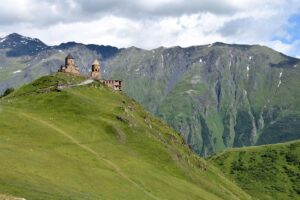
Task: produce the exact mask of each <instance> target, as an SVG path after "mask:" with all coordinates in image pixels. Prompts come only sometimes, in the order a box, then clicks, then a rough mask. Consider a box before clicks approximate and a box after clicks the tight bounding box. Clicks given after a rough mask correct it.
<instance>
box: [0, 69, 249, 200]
mask: <svg viewBox="0 0 300 200" xmlns="http://www.w3.org/2000/svg"><path fill="white" fill-rule="evenodd" d="M83 81H85V79H84V78H83V77H81V76H70V75H67V74H63V73H56V74H53V75H50V76H45V77H41V78H39V79H37V80H35V81H33V82H32V83H30V84H28V85H24V86H22V87H21V88H20V89H18V90H16V91H14V92H13V93H11V94H9V95H8V96H6V97H4V98H1V99H0V113H1V114H0V131H1V135H0V159H1V165H0V194H7V195H12V196H18V197H22V198H25V199H28V200H29V199H30V200H31V199H33V200H34V199H48V200H51V199H80V200H82V199H180V200H181V199H209V200H214V199H218V200H219V199H251V197H250V196H249V195H247V194H246V193H244V192H243V191H242V190H241V189H240V188H239V187H237V186H236V185H235V184H233V183H232V182H231V181H229V180H227V179H226V178H225V177H224V176H223V175H222V173H221V172H220V171H219V170H218V169H217V168H215V167H214V166H213V165H212V164H209V163H207V162H206V161H205V160H203V159H202V158H200V157H198V156H197V155H195V154H194V153H193V152H192V151H191V150H190V149H189V148H188V147H187V145H185V142H184V140H183V139H182V138H181V137H180V136H179V135H178V134H177V133H176V132H175V131H174V130H173V129H172V128H169V127H168V126H167V125H166V124H164V123H163V122H162V121H160V120H159V119H156V118H154V117H152V115H151V114H150V113H148V112H146V111H144V109H143V108H142V107H141V106H140V105H139V104H138V103H136V102H135V101H133V100H132V99H131V98H129V97H127V96H126V95H124V94H123V93H121V92H115V91H113V90H111V89H109V88H108V87H106V86H105V85H103V84H101V83H100V82H93V83H90V84H87V85H81V84H80V83H82V82H83ZM58 85H72V86H74V85H75V86H74V87H70V88H67V87H65V89H62V90H61V89H59V88H58V87H57V86H58ZM76 85H77V86H76Z"/></svg>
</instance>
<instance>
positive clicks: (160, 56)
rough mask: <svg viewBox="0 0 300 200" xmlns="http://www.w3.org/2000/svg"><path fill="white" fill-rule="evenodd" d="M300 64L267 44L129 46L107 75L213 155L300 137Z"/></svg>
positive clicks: (198, 149)
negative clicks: (172, 46) (231, 148)
mask: <svg viewBox="0 0 300 200" xmlns="http://www.w3.org/2000/svg"><path fill="white" fill-rule="evenodd" d="M299 70H300V62H299V60H298V59H295V58H291V57H288V56H285V55H283V54H280V53H278V52H276V51H273V50H272V49H269V48H267V47H263V46H257V45H256V46H248V45H227V44H222V43H215V44H213V45H209V46H195V47H189V48H180V47H174V48H158V49H155V50H151V51H145V50H141V49H136V48H129V49H125V50H123V51H121V52H120V53H119V54H118V55H117V56H115V57H113V58H111V59H109V60H107V61H106V75H107V76H109V77H110V78H117V79H122V80H124V91H125V92H126V93H127V94H128V95H129V96H131V97H133V98H134V99H136V100H137V101H138V102H140V103H142V104H143V105H144V106H145V107H146V108H147V109H148V110H150V111H151V112H152V113H154V114H155V115H157V116H159V117H161V118H162V119H164V120H165V121H166V122H167V123H168V124H169V125H171V126H172V127H174V128H175V129H176V130H178V131H179V132H180V133H181V134H182V136H183V137H184V138H185V140H186V141H187V143H188V144H189V145H190V147H191V148H193V149H194V150H195V151H196V152H198V153H199V154H201V155H204V156H207V155H209V154H211V153H213V152H216V151H219V150H222V149H224V148H227V147H240V146H250V145H257V144H268V143H277V142H283V141H290V140H294V139H299V138H300V127H299V125H298V124H300V121H299V116H300V90H299V89H298V88H300V81H299V80H300V79H299V74H300V71H299Z"/></svg>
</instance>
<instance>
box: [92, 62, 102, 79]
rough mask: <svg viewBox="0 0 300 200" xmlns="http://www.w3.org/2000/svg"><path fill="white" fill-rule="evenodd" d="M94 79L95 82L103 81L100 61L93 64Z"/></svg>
mask: <svg viewBox="0 0 300 200" xmlns="http://www.w3.org/2000/svg"><path fill="white" fill-rule="evenodd" d="M91 75H92V78H93V79H94V80H99V79H101V68H100V61H99V60H98V59H96V60H95V61H94V62H93V64H92V74H91Z"/></svg>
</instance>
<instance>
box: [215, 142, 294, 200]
mask: <svg viewBox="0 0 300 200" xmlns="http://www.w3.org/2000/svg"><path fill="white" fill-rule="evenodd" d="M210 162H211V163H214V164H216V165H217V166H219V168H220V169H221V170H222V171H223V172H224V173H225V174H226V175H227V176H228V177H230V178H231V179H233V180H234V181H235V182H236V183H237V184H238V185H239V186H240V187H242V188H243V189H244V190H245V191H246V192H248V193H249V194H250V195H251V196H253V197H254V198H255V199H261V200H264V199H266V200H273V199H278V200H279V199H300V141H296V142H291V143H283V144H276V145H267V146H258V147H248V148H240V149H231V150H227V151H225V152H223V153H220V154H218V155H216V156H213V157H212V158H210Z"/></svg>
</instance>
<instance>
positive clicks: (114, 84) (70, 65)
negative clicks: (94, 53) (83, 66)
mask: <svg viewBox="0 0 300 200" xmlns="http://www.w3.org/2000/svg"><path fill="white" fill-rule="evenodd" d="M58 72H63V73H68V74H72V75H81V73H80V70H79V67H77V66H76V65H75V61H74V58H73V57H72V56H71V54H69V55H68V56H67V57H66V59H65V65H62V66H61V67H60V69H59V70H58ZM90 78H92V79H93V80H95V81H100V82H101V83H104V84H105V85H107V86H108V87H110V88H112V89H113V90H116V91H121V90H122V81H121V80H105V79H102V74H101V64H100V61H99V60H98V59H96V60H95V61H94V62H93V64H92V70H91V75H90Z"/></svg>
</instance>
